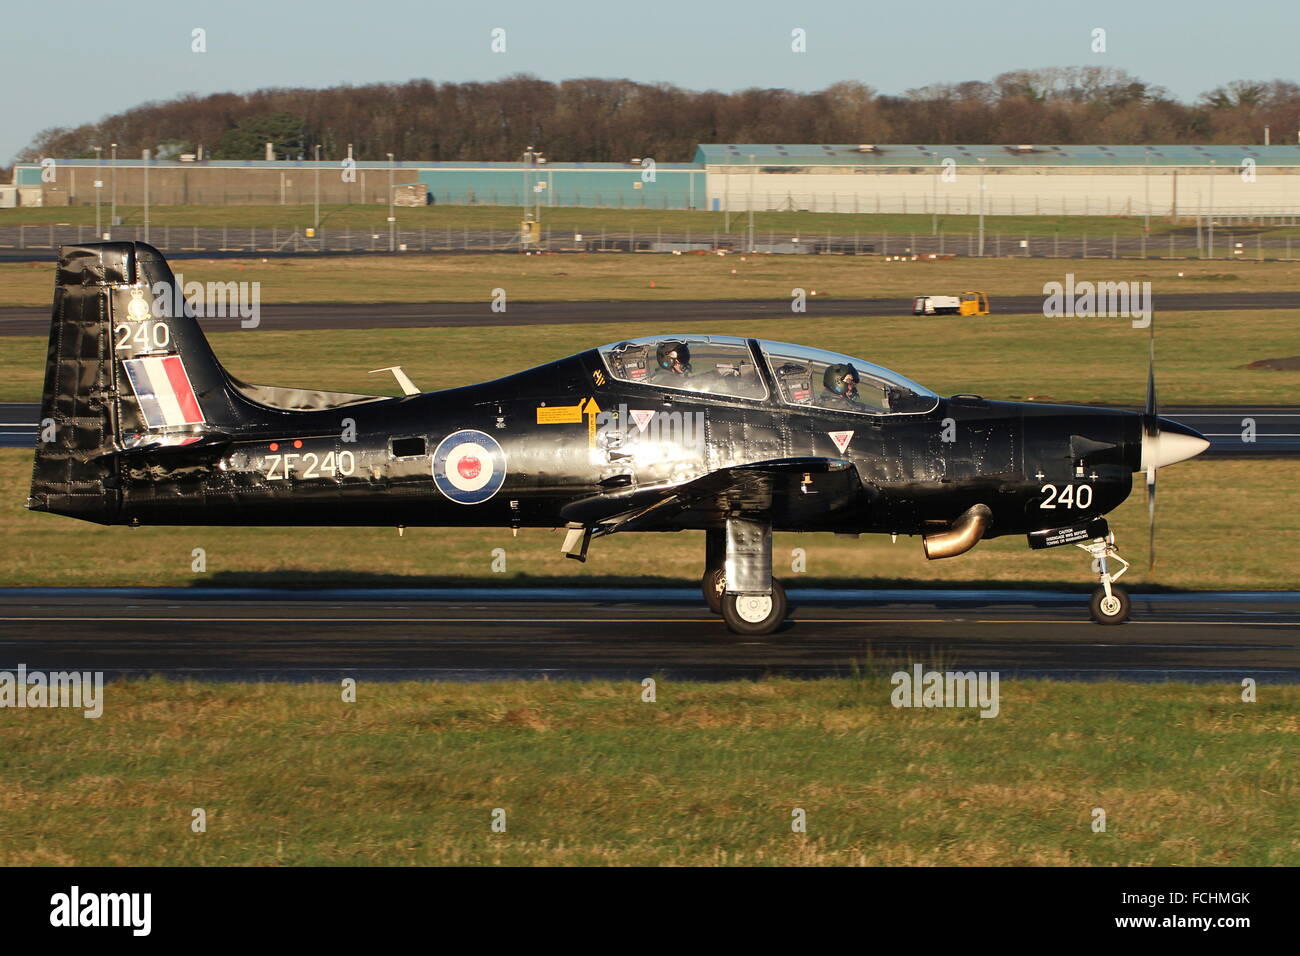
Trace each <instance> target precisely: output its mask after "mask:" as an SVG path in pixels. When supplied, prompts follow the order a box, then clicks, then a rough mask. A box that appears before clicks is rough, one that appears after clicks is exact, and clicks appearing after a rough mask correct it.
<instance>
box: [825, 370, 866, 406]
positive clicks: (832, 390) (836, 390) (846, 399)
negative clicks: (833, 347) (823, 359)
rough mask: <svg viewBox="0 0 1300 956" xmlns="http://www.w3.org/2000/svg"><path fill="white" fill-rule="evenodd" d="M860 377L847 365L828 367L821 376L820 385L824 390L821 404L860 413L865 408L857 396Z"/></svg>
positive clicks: (856, 371)
mask: <svg viewBox="0 0 1300 956" xmlns="http://www.w3.org/2000/svg"><path fill="white" fill-rule="evenodd" d="M860 381H862V377H861V376H860V375H859V374H858V370H857V369H855V368H854V367H853V366H852V365H849V364H847V363H843V364H838V365H828V366H827V367H826V372H825V373H824V374H823V375H822V385H823V387H824V388H825V389H826V393H827V394H825V395H823V396H822V404H823V405H825V406H827V407H829V408H848V409H852V410H853V411H861V410H862V409H863V408H864V407H865V406H864V404H863V402H862V398H861V397H860V396H859V395H858V383H859V382H860Z"/></svg>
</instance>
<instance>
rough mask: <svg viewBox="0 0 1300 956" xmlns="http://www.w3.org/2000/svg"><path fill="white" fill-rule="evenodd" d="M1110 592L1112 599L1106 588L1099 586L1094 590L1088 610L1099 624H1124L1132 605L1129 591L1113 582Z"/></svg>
mask: <svg viewBox="0 0 1300 956" xmlns="http://www.w3.org/2000/svg"><path fill="white" fill-rule="evenodd" d="M1110 593H1111V599H1110V600H1107V599H1106V589H1105V588H1097V590H1095V591H1093V592H1092V601H1091V602H1090V604H1089V607H1088V612H1089V614H1090V616H1091V617H1092V619H1093V621H1095V622H1096V623H1098V624H1123V623H1124V622H1125V621H1127V620H1128V614H1129V610H1130V608H1131V607H1132V602H1131V601H1130V600H1129V597H1128V592H1127V591H1125V590H1124V589H1123V588H1122V587H1120V586H1119V585H1118V584H1112V585H1111V586H1110Z"/></svg>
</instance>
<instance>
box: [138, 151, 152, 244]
mask: <svg viewBox="0 0 1300 956" xmlns="http://www.w3.org/2000/svg"><path fill="white" fill-rule="evenodd" d="M140 158H141V159H142V160H144V241H145V242H148V241H149V160H150V151H149V150H147V149H146V150H143V151H141V153H140Z"/></svg>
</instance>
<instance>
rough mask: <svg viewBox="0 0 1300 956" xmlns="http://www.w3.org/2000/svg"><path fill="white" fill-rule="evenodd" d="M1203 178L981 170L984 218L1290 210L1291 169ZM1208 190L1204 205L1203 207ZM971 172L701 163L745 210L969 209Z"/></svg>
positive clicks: (1293, 211) (1298, 172)
mask: <svg viewBox="0 0 1300 956" xmlns="http://www.w3.org/2000/svg"><path fill="white" fill-rule="evenodd" d="M1254 173H1255V175H1254V180H1253V181H1246V180H1244V179H1243V177H1242V175H1241V172H1240V170H1237V169H1224V170H1221V171H1218V172H1215V173H1213V174H1211V173H1209V172H1207V171H1206V170H1205V168H1204V167H1202V168H1197V169H1173V168H1168V167H1161V168H1153V169H1151V170H1150V171H1149V172H1144V170H1143V169H1142V168H1141V167H1138V168H1127V169H1115V168H1109V169H1079V168H1071V169H1064V168H1063V169H1046V168H1044V169H1038V170H1026V169H998V168H996V167H995V168H992V169H987V170H985V174H984V177H983V182H984V186H985V189H984V196H985V207H984V211H985V213H986V214H988V215H1007V216H1010V215H1016V216H1029V215H1071V216H1088V215H1091V216H1105V215H1130V216H1140V215H1144V214H1145V213H1148V212H1149V213H1150V214H1151V215H1158V216H1168V215H1171V214H1173V213H1174V212H1175V209H1176V212H1177V215H1179V216H1195V215H1197V214H1198V213H1204V214H1208V213H1209V211H1210V209H1211V208H1213V210H1214V213H1215V215H1223V216H1226V215H1232V216H1252V215H1253V216H1259V215H1297V214H1300V168H1264V167H1261V168H1257V169H1256V170H1255V171H1254ZM1211 191H1213V204H1212V205H1211ZM979 197H980V175H979V170H978V169H975V168H971V167H957V168H955V169H954V170H952V174H951V175H950V176H949V177H948V178H947V179H945V177H944V176H942V175H941V174H940V172H939V171H937V170H935V169H934V168H925V167H907V168H904V169H899V170H880V169H869V170H855V171H853V172H851V173H849V172H845V173H833V172H832V173H775V172H762V171H755V172H753V173H752V174H751V173H750V171H749V170H748V169H745V168H743V167H724V166H711V167H709V208H710V209H728V208H729V209H731V210H732V211H736V212H738V211H745V210H748V209H749V208H750V205H751V203H752V205H753V207H754V208H755V209H756V210H785V209H789V210H808V211H812V212H849V213H852V212H859V213H877V212H879V213H926V214H929V213H932V212H935V211H937V212H938V213H939V214H941V215H964V214H968V213H969V214H976V213H978V212H979V204H980V198H979Z"/></svg>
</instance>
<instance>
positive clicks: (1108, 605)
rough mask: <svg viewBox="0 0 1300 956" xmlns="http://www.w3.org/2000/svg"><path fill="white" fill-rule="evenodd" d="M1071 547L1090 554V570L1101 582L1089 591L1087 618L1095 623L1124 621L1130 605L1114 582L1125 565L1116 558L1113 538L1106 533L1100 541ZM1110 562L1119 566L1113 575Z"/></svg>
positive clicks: (1122, 590)
mask: <svg viewBox="0 0 1300 956" xmlns="http://www.w3.org/2000/svg"><path fill="white" fill-rule="evenodd" d="M1075 547H1078V548H1082V549H1083V550H1084V551H1087V552H1088V553H1089V554H1091V555H1092V570H1093V571H1094V572H1095V573H1096V574H1097V579H1098V580H1099V581H1100V582H1101V586H1100V587H1099V588H1097V590H1095V591H1093V592H1092V601H1091V603H1090V604H1089V613H1090V616H1091V617H1092V619H1093V620H1094V621H1095V622H1096V623H1098V624H1123V623H1124V622H1125V621H1127V620H1128V614H1129V608H1130V606H1131V603H1132V602H1130V601H1129V596H1128V592H1127V591H1126V590H1124V589H1123V588H1122V587H1120V586H1119V585H1118V584H1116V583H1115V582H1116V581H1118V580H1119V579H1120V578H1121V577H1123V576H1124V572H1125V571H1127V570H1128V568H1129V563H1128V562H1127V561H1125V560H1124V559H1123V558H1121V557H1120V556H1119V549H1118V548H1117V547H1115V535H1114V534H1113V533H1110V534H1107V535H1106V537H1104V538H1097V539H1095V540H1093V541H1089V542H1088V543H1087V544H1078V545H1075ZM1111 561H1117V562H1119V565H1120V568H1119V570H1118V571H1116V572H1114V573H1113V574H1112V573H1111V570H1110V562H1111Z"/></svg>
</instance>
